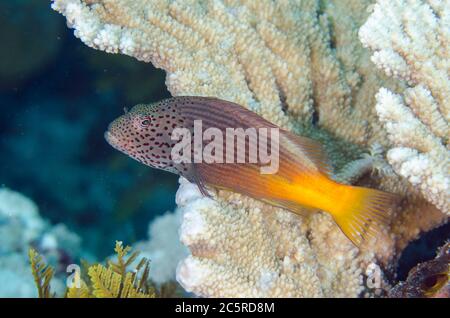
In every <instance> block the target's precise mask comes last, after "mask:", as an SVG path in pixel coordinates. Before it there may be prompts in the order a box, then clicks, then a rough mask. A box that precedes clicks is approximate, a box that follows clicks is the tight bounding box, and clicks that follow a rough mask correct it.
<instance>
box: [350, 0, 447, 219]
mask: <svg viewBox="0 0 450 318" xmlns="http://www.w3.org/2000/svg"><path fill="white" fill-rule="evenodd" d="M449 24H450V2H449V1H423V0H408V1H378V3H377V4H376V5H375V7H374V11H373V13H372V14H371V16H370V18H369V19H368V20H367V22H366V23H365V24H364V25H363V26H362V28H361V30H360V32H359V35H360V38H361V41H362V43H363V44H364V45H366V46H368V47H370V48H371V49H372V50H373V51H374V53H373V55H372V61H373V62H374V63H375V64H376V65H377V66H378V67H379V68H381V69H383V70H384V71H385V72H386V74H387V75H389V76H394V77H396V78H399V79H401V80H404V81H406V82H407V83H408V88H406V89H405V90H404V91H403V96H400V95H398V94H394V93H392V92H390V91H389V90H387V89H384V88H382V89H380V91H379V92H378V94H377V104H376V110H377V114H378V116H379V118H380V120H381V122H382V123H383V125H384V127H385V129H386V130H387V132H388V136H389V139H390V141H391V143H392V148H391V149H390V150H389V152H388V154H387V157H388V160H389V163H390V164H391V165H392V166H393V167H394V169H395V171H396V172H397V173H398V174H400V175H402V176H404V177H405V178H407V179H408V180H409V182H411V184H412V185H414V186H415V187H418V189H419V190H420V192H421V193H422V194H423V195H424V197H425V198H427V199H428V200H429V201H430V202H432V203H433V204H435V205H436V206H437V207H438V208H440V209H441V210H442V211H443V212H446V213H450V177H449V171H450V160H449V158H450V152H449V150H448V141H449V139H448V138H449V135H450V125H449V120H450V104H449V99H450V79H449V74H450V28H449Z"/></svg>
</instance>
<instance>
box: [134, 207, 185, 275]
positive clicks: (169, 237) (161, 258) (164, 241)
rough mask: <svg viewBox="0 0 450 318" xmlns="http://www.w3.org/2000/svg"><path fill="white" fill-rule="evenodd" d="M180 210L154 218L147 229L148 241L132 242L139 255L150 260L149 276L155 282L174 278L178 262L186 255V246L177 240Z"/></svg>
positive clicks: (180, 217)
mask: <svg viewBox="0 0 450 318" xmlns="http://www.w3.org/2000/svg"><path fill="white" fill-rule="evenodd" d="M181 220H182V210H181V209H177V210H176V211H175V212H174V213H166V214H164V215H162V216H159V217H157V218H155V219H154V220H153V221H152V222H151V223H150V224H149V229H148V237H149V238H148V241H142V242H138V243H136V244H133V249H135V250H138V251H139V252H140V255H141V256H144V257H146V258H148V259H151V260H152V270H151V272H150V278H151V280H152V281H153V282H155V283H156V284H162V283H167V282H170V281H173V280H175V270H176V267H177V265H178V262H179V261H181V260H182V259H183V258H185V257H186V256H187V255H188V250H187V248H186V247H185V246H184V245H183V244H181V242H180V241H179V240H178V230H179V228H180V225H181Z"/></svg>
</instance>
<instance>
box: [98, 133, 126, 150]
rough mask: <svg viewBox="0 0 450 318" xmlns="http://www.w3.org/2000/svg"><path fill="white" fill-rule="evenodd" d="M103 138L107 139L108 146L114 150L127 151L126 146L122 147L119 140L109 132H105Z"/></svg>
mask: <svg viewBox="0 0 450 318" xmlns="http://www.w3.org/2000/svg"><path fill="white" fill-rule="evenodd" d="M103 136H104V137H105V140H106V142H108V144H110V145H111V146H112V147H113V148H115V149H117V150H119V151H122V152H125V151H126V144H125V145H120V142H119V138H118V137H117V136H115V135H114V134H113V133H111V132H110V131H109V130H107V131H105V133H104V135H103Z"/></svg>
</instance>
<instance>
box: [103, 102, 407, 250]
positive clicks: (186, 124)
mask: <svg viewBox="0 0 450 318" xmlns="http://www.w3.org/2000/svg"><path fill="white" fill-rule="evenodd" d="M197 123H200V124H201V125H200V127H199V125H197ZM239 129H240V132H242V131H244V132H247V131H248V132H252V131H253V132H256V133H257V136H256V137H258V138H253V137H254V136H253V135H252V134H250V133H249V134H247V135H246V134H244V135H243V136H242V135H241V138H244V139H241V142H242V141H244V142H243V143H241V144H240V145H239V141H238V142H235V140H239V139H238V137H236V135H232V138H231V137H230V138H229V139H228V136H226V135H227V133H229V132H234V133H236V131H238V130H239ZM252 129H253V130H252ZM211 131H212V132H215V135H214V136H213V135H211V134H210V135H211V136H209V138H203V137H205V136H206V134H207V132H211ZM219 133H221V134H223V136H226V138H224V137H223V136H222V138H219V137H218V136H220V134H219ZM188 134H190V135H191V136H190V139H189V138H187V135H188ZM258 134H259V135H258ZM199 135H200V137H202V138H200V137H199V138H197V139H196V137H198V136H199ZM180 136H185V137H186V139H187V140H184V141H183V142H181V141H180V140H181V139H182V138H181V137H180ZM175 137H177V138H175ZM213 137H214V138H213ZM105 139H106V141H107V142H108V143H109V144H110V145H111V146H112V147H114V148H115V149H117V150H119V151H121V152H123V153H125V154H126V155H128V156H130V157H131V158H133V159H135V160H137V161H139V162H141V163H142V164H145V165H147V166H150V167H153V168H157V169H162V170H165V171H168V172H171V173H175V174H178V175H181V176H183V177H185V178H186V179H187V180H189V181H190V182H193V183H195V184H197V185H198V187H199V189H200V191H201V192H202V193H203V194H204V195H205V196H209V195H210V193H209V191H208V188H217V189H225V190H229V191H232V192H237V193H241V194H244V195H246V196H249V197H252V198H254V199H257V200H260V201H263V202H266V203H269V204H271V205H274V206H277V207H281V208H284V209H287V210H289V211H291V212H293V213H296V214H298V215H309V214H310V213H316V212H318V211H325V212H327V213H329V214H330V215H331V216H332V218H333V220H334V221H335V223H336V224H337V225H338V226H339V228H340V229H341V230H342V232H343V233H344V234H345V235H346V236H347V237H348V238H349V239H350V241H351V242H353V244H355V245H356V246H358V247H362V246H363V243H364V242H366V241H367V240H368V239H369V238H370V237H376V236H377V234H378V233H379V232H380V230H381V228H382V227H383V226H384V225H385V224H387V222H388V220H389V211H390V209H392V208H393V206H394V205H395V203H396V202H397V200H398V196H397V195H395V194H393V193H389V192H385V191H381V190H377V189H370V188H365V187H359V186H353V185H347V184H342V183H339V182H337V181H335V180H334V179H333V178H332V169H331V168H330V165H329V164H328V159H327V156H326V152H325V151H324V149H323V147H322V145H321V144H320V143H319V142H317V141H315V140H313V139H310V138H307V137H303V136H298V135H296V134H294V133H292V132H289V131H287V130H285V129H282V128H280V127H279V126H277V125H275V124H274V123H271V122H270V121H268V120H266V119H264V118H263V117H261V116H259V115H258V114H256V113H254V112H252V111H250V110H248V109H246V108H245V107H243V106H241V105H239V104H236V103H233V102H229V101H225V100H221V99H218V98H214V97H201V96H178V97H172V98H169V99H165V100H162V101H160V102H156V103H152V104H138V105H136V106H134V107H133V108H132V109H131V110H130V111H126V112H125V114H123V115H121V116H120V117H118V118H117V119H116V120H114V121H113V122H111V123H110V125H109V126H108V129H107V131H106V132H105ZM231 139H232V141H233V142H230V143H229V144H227V142H228V141H230V140H231ZM262 140H263V141H265V144H264V143H263V142H262ZM181 144H182V145H181ZM211 144H213V145H211ZM199 146H200V148H199ZM239 146H240V147H241V148H239ZM242 146H244V147H245V148H244V150H242ZM199 149H200V151H199ZM201 149H203V153H202V152H201ZM207 149H208V150H209V152H206V150H207ZM269 150H270V154H269ZM221 151H222V152H221ZM199 153H200V154H199ZM255 153H256V156H255V155H254V154H255ZM202 154H203V155H205V154H209V156H205V157H204V158H202V157H201V155H202ZM252 156H253V157H252ZM180 157H182V158H184V159H186V160H180ZM211 157H212V158H213V159H216V160H211ZM255 157H256V158H255ZM267 158H269V159H273V160H272V161H270V160H267ZM187 159H189V160H187ZM196 159H200V160H196ZM201 159H203V160H201ZM269 161H270V162H269ZM275 161H276V162H275ZM270 167H272V168H276V169H272V170H274V171H269V172H267V170H271V169H268V168H270ZM264 168H266V170H265V171H263V169H264Z"/></svg>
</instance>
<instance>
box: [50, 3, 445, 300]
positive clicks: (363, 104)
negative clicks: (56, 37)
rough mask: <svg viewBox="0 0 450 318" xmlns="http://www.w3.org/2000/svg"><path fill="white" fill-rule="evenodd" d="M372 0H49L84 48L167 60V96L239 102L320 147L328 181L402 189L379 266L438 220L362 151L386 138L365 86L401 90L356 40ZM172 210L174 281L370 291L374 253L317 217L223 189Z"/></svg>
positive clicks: (269, 289)
mask: <svg viewBox="0 0 450 318" xmlns="http://www.w3.org/2000/svg"><path fill="white" fill-rule="evenodd" d="M370 2H371V1H368V0H367V1H361V0H355V1H348V2H343V1H336V2H331V1H317V0H305V1H289V0H285V1H277V2H273V1H252V0H223V1H220V0H211V1H195V0H184V1H180V0H175V1H166V0H114V1H113V0H83V1H82V0H54V1H53V4H52V7H53V8H54V9H55V10H57V11H59V12H61V13H62V14H64V15H65V16H66V18H67V21H68V23H69V25H70V26H71V27H73V28H74V29H75V35H76V36H77V37H79V38H80V39H81V40H82V41H83V42H84V43H86V44H87V45H89V46H91V47H94V48H97V49H101V50H105V51H107V52H112V53H123V54H127V55H130V56H134V57H135V58H137V59H139V60H142V61H145V62H151V63H153V64H154V65H155V66H157V67H160V68H163V69H164V70H165V71H166V72H167V78H166V84H167V87H168V89H169V91H170V92H171V93H172V95H201V96H215V97H219V98H222V99H226V100H229V101H233V102H237V103H239V104H241V105H243V106H245V107H247V108H249V109H251V110H253V111H255V112H256V113H259V114H260V115H262V116H263V117H265V118H267V119H268V120H270V121H272V122H274V123H276V124H278V125H280V126H282V127H284V128H287V129H290V130H292V131H294V132H296V133H299V134H302V135H307V136H310V137H312V138H314V139H317V140H319V141H320V142H322V143H323V144H324V146H325V148H326V151H327V153H328V155H329V157H330V159H331V163H332V165H333V166H334V168H336V170H337V173H336V176H335V177H336V178H337V179H341V180H343V181H347V182H352V183H354V182H359V183H360V184H365V185H370V186H373V187H378V188H382V189H385V190H389V191H391V192H397V193H400V194H402V195H405V196H406V199H405V200H404V202H403V209H402V210H401V211H398V212H397V216H396V217H395V218H394V220H393V224H392V228H391V231H390V232H389V235H388V234H387V233H388V232H385V233H384V234H383V235H381V236H380V237H379V238H378V240H377V242H375V243H376V244H375V245H374V249H375V250H376V251H377V252H378V256H377V257H378V259H379V260H382V261H383V262H384V263H385V264H389V261H392V259H393V258H395V257H397V256H398V255H399V251H400V250H401V249H402V248H403V247H404V246H405V244H407V242H408V241H410V240H411V239H413V238H415V237H416V236H417V234H418V233H419V232H420V231H423V230H428V229H430V228H432V227H434V226H436V225H437V224H440V223H441V222H442V221H443V216H442V214H440V213H439V212H438V211H437V209H435V208H434V206H433V205H431V204H429V203H427V202H426V201H425V200H424V199H423V198H422V197H421V196H420V195H417V193H416V192H415V191H414V190H413V189H412V187H411V186H410V185H409V184H408V182H407V181H404V180H401V179H400V178H399V177H398V176H396V175H395V174H394V173H392V171H391V169H389V167H388V166H387V163H386V162H385V161H384V159H383V156H382V155H381V153H382V152H380V151H379V149H381V148H379V149H378V150H377V151H376V152H374V153H373V155H374V156H371V155H366V156H363V154H364V153H369V154H370V153H371V151H370V149H373V148H371V147H373V145H375V144H378V145H381V147H390V146H391V142H390V141H389V139H388V138H386V137H387V134H386V131H385V130H384V129H382V126H381V123H380V122H379V121H378V119H377V114H376V111H375V108H374V105H375V93H376V92H377V91H378V90H379V88H380V87H381V86H384V87H388V88H390V89H392V90H398V89H400V88H401V87H402V86H404V85H403V84H402V83H400V84H398V83H395V82H393V81H390V80H387V79H386V78H383V76H382V75H380V74H379V73H377V72H376V70H375V68H374V66H373V65H372V64H371V62H370V60H369V52H368V51H367V50H364V48H363V47H362V46H361V45H360V43H359V41H358V38H357V33H358V28H359V26H360V25H361V24H362V23H363V22H364V21H365V20H366V18H367V16H368V15H369V12H368V10H366V8H367V7H368V5H369V4H370ZM355 160H356V161H355ZM386 167H388V168H386ZM373 172H376V173H373ZM180 191H181V190H180ZM181 192H183V191H181ZM180 205H182V206H184V207H183V209H184V210H185V211H186V213H185V219H184V222H183V226H182V227H183V230H182V233H184V234H183V235H182V239H183V242H184V243H185V244H186V245H187V246H188V247H189V249H190V250H191V252H192V256H190V257H188V258H187V259H186V261H185V262H183V263H182V265H180V267H179V271H178V272H179V279H180V281H181V282H182V283H183V282H184V286H185V287H186V288H187V289H189V290H192V291H194V292H195V293H197V294H199V295H203V296H236V295H246V296H250V295H255V296H330V297H332V296H349V297H350V296H358V295H360V293H361V292H362V291H366V290H367V288H366V287H367V286H366V284H365V283H364V281H363V279H362V277H363V276H362V274H363V273H365V271H366V268H367V266H368V265H370V264H371V261H374V260H375V257H374V255H373V254H371V253H368V252H364V251H357V250H356V249H355V248H354V247H353V246H352V245H351V244H350V243H349V241H348V240H347V239H346V238H345V236H344V235H343V234H342V233H341V232H340V230H339V229H338V227H337V226H336V225H335V224H334V223H333V222H332V220H331V218H330V217H329V216H327V215H326V214H322V213H317V214H314V215H312V216H311V217H310V218H302V217H297V216H295V215H292V214H289V213H287V212H284V211H281V210H279V209H275V208H273V207H271V206H269V205H265V204H262V203H259V202H255V201H254V200H250V199H248V198H245V197H242V196H240V195H238V194H230V193H226V192H219V193H218V194H217V196H216V201H214V202H212V201H210V199H200V198H197V199H192V200H190V201H187V202H185V203H180ZM424 214H425V215H427V217H425V218H420V217H419V216H421V215H424ZM189 216H192V217H193V218H197V219H201V220H203V221H204V222H203V224H204V227H200V228H198V227H196V226H194V225H196V224H198V223H195V222H194V223H192V222H191V223H190V221H189ZM199 229H200V230H199ZM195 230H199V232H198V233H196V232H195ZM192 232H194V233H196V234H195V235H194V234H193V233H192ZM214 233H216V235H213V234H214ZM391 264H392V263H391ZM277 275H280V276H277ZM382 285H383V282H379V284H378V285H377V286H378V287H376V288H380V287H383V286H382Z"/></svg>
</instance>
